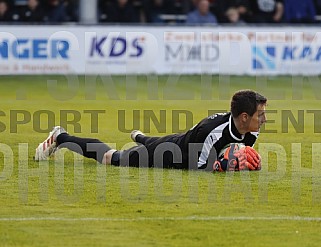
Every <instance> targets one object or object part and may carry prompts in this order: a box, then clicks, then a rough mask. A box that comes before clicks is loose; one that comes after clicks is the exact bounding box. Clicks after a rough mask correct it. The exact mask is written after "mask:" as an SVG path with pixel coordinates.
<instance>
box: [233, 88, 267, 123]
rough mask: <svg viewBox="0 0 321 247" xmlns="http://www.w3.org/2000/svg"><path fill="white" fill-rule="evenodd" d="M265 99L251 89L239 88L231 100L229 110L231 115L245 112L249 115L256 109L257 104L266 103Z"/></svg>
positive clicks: (234, 115)
mask: <svg viewBox="0 0 321 247" xmlns="http://www.w3.org/2000/svg"><path fill="white" fill-rule="evenodd" d="M266 101H267V99H266V98H265V97H264V96H263V95H261V94H259V93H257V92H254V91H252V90H241V91H238V92H236V93H235V94H234V95H233V97H232V101H231V112H232V116H233V117H237V116H239V115H240V114H241V113H242V112H246V113H247V114H249V115H250V116H253V114H254V113H255V112H256V110H257V106H258V105H262V104H266Z"/></svg>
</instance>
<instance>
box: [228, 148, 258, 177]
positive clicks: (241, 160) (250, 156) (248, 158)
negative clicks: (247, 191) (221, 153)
mask: <svg viewBox="0 0 321 247" xmlns="http://www.w3.org/2000/svg"><path fill="white" fill-rule="evenodd" d="M234 155H235V157H237V159H238V166H239V170H240V171H241V170H251V171H252V170H261V156H260V155H259V153H258V152H257V151H256V150H255V149H254V148H252V147H250V146H246V147H244V148H241V149H240V150H239V151H237V152H235V153H234Z"/></svg>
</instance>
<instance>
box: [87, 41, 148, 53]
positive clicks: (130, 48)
mask: <svg viewBox="0 0 321 247" xmlns="http://www.w3.org/2000/svg"><path fill="white" fill-rule="evenodd" d="M144 40H145V38H144V37H139V38H138V37H135V38H132V39H130V38H124V37H121V36H118V37H109V36H104V37H101V38H98V37H95V38H92V41H91V46H90V54H89V55H90V57H97V56H98V57H102V58H105V57H110V58H116V57H123V56H128V57H135V58H137V57H140V56H142V54H143V47H142V43H143V42H144Z"/></svg>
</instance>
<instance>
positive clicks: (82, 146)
mask: <svg viewBox="0 0 321 247" xmlns="http://www.w3.org/2000/svg"><path fill="white" fill-rule="evenodd" d="M91 143H92V145H88V144H91ZM57 145H58V146H59V148H68V149H69V150H71V151H73V152H76V153H79V154H81V155H83V156H85V157H87V158H92V159H95V160H97V161H98V162H100V163H102V161H103V158H104V154H105V153H106V152H108V151H109V150H111V148H110V147H109V146H107V145H106V144H105V143H103V142H101V141H100V140H98V139H92V138H81V137H76V136H71V135H69V134H68V133H61V134H60V135H58V136H57ZM88 147H89V148H90V151H87V149H88ZM92 150H94V151H92Z"/></svg>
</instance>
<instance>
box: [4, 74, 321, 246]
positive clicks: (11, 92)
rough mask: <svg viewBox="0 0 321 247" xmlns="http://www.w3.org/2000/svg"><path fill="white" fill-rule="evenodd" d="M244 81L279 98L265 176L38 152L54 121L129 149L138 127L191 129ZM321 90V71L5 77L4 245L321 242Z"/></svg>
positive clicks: (225, 105) (263, 143)
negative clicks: (44, 156) (40, 156)
mask: <svg viewBox="0 0 321 247" xmlns="http://www.w3.org/2000/svg"><path fill="white" fill-rule="evenodd" d="M245 88H251V89H254V90H257V91H259V92H260V93H262V94H264V95H266V96H267V97H268V98H269V102H268V107H267V109H268V113H267V117H268V122H267V123H266V125H265V127H264V129H262V132H261V134H260V137H259V139H258V142H257V144H256V146H255V148H256V149H257V150H259V152H260V153H261V155H262V159H263V168H262V171H260V172H252V173H249V172H242V173H216V174H213V173H208V172H198V171H180V170H160V169H152V168H150V169H137V168H118V167H111V166H108V167H106V166H102V165H97V164H96V162H95V161H93V160H89V159H83V158H82V157H80V156H78V155H73V154H72V153H71V152H63V150H60V152H59V153H58V154H57V157H56V159H51V160H49V161H48V162H40V163H37V162H34V161H33V159H32V157H33V155H34V150H35V148H36V147H37V145H38V143H39V142H41V141H43V140H44V139H45V138H46V137H47V134H48V133H47V132H48V131H49V130H51V128H52V127H53V126H54V125H59V124H61V125H63V126H65V127H66V128H67V130H68V132H69V133H71V134H76V135H79V136H83V137H87V136H88V137H92V138H99V139H101V140H103V141H105V142H107V143H110V145H114V146H115V147H117V148H124V147H126V146H130V145H134V144H133V143H129V142H130V138H129V132H130V131H131V129H132V128H140V129H141V130H143V131H145V132H147V133H150V134H151V135H165V134H169V133H172V132H176V131H185V130H186V129H188V128H190V127H192V126H193V125H194V124H196V123H197V122H198V121H200V120H201V119H202V118H204V117H206V116H207V115H209V114H211V113H213V112H217V111H226V110H228V109H229V102H230V97H231V95H232V94H233V92H234V91H235V90H238V89H245ZM320 88H321V82H320V78H318V77H310V78H300V77H295V78H293V77H257V78H256V77H228V76H220V77H217V76H209V75H203V76H180V77H179V76H172V75H171V76H160V77H156V76H152V75H151V76H147V77H142V76H139V77H136V76H127V77H121V76H118V77H117V76H115V77H77V76H70V77H68V78H66V77H58V76H43V77H41V76H21V77H12V76H5V77H2V78H1V79H0V92H1V97H0V102H1V108H0V131H1V133H0V138H1V145H0V151H1V152H0V156H1V157H0V158H1V160H0V191H1V196H0V203H1V215H0V243H1V244H0V245H1V246H61V245H65V246H319V242H320V230H321V213H320V212H321V161H320V157H321V144H320V140H321V138H320V137H321V135H320V133H321V124H320V123H321V113H320V108H321V102H320V99H321V98H320V95H319V92H320Z"/></svg>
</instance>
